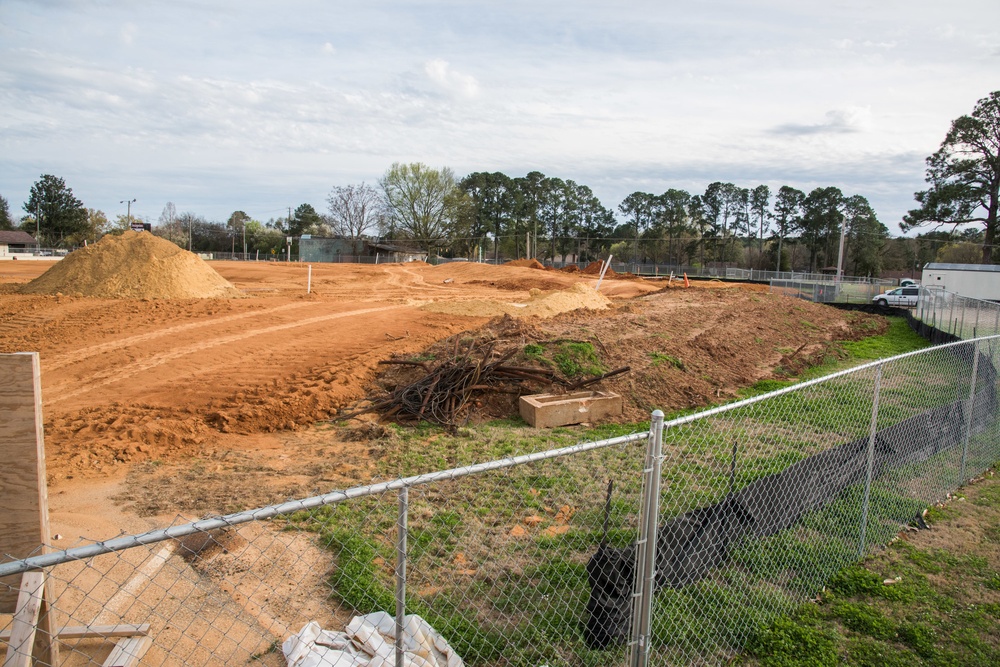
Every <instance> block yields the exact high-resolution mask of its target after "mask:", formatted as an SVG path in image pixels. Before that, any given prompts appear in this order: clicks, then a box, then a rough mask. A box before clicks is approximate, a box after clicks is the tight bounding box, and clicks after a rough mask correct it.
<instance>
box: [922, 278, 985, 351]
mask: <svg viewBox="0 0 1000 667" xmlns="http://www.w3.org/2000/svg"><path fill="white" fill-rule="evenodd" d="M913 319H914V320H915V321H917V322H919V323H920V324H921V325H923V327H924V329H926V330H927V331H928V332H934V334H933V335H936V336H938V337H939V338H940V337H941V336H942V335H944V334H947V335H948V336H952V337H953V339H961V340H966V339H969V338H976V337H977V336H987V335H993V334H1000V303H997V302H995V301H984V300H983V299H973V298H972V297H967V296H961V295H959V294H955V293H954V292H948V291H946V290H943V289H936V288H933V287H921V288H920V298H919V301H918V302H917V308H916V309H915V311H914V313H913ZM930 335H931V333H928V336H930Z"/></svg>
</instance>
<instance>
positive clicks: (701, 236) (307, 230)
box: [0, 91, 1000, 276]
mask: <svg viewBox="0 0 1000 667" xmlns="http://www.w3.org/2000/svg"><path fill="white" fill-rule="evenodd" d="M927 165H928V167H927V173H926V178H927V182H928V184H929V187H928V189H927V190H925V191H922V192H917V193H915V195H914V196H915V199H916V200H917V202H918V204H919V207H918V208H916V209H914V210H912V211H910V212H909V213H908V214H907V215H906V216H905V218H904V221H903V223H902V224H901V227H902V228H903V230H904V231H909V230H914V229H917V228H919V227H922V226H927V225H934V227H935V228H934V229H933V230H932V231H930V232H927V233H925V234H921V235H918V236H917V237H915V238H912V239H890V235H889V230H888V228H887V227H886V226H885V225H884V224H883V223H882V222H881V221H880V220H879V219H878V217H877V215H876V213H875V211H874V210H873V208H872V206H871V205H870V204H869V202H868V200H867V199H866V198H865V197H864V196H863V195H860V194H845V193H843V192H842V191H841V190H840V189H839V188H837V187H833V186H827V187H817V188H814V189H813V190H811V191H810V192H808V193H806V192H804V191H801V190H799V189H796V188H794V187H792V186H788V185H783V186H781V187H779V188H777V190H775V191H773V192H772V190H771V188H770V187H769V186H767V185H756V186H754V187H742V186H740V185H737V184H734V183H730V182H721V181H719V182H713V183H710V184H709V185H708V186H707V187H706V189H705V190H704V192H698V193H691V192H687V191H685V190H680V189H673V188H671V189H667V190H666V191H664V192H662V193H651V192H641V191H637V192H633V193H631V194H629V195H628V196H627V197H625V198H624V199H623V200H622V201H621V202H620V203H618V205H617V206H616V207H615V208H613V209H612V208H608V207H606V206H605V205H604V204H603V203H602V202H601V201H600V200H599V199H598V197H597V196H596V195H595V194H594V192H593V191H592V190H591V188H590V187H588V186H587V185H584V184H580V183H577V182H575V181H573V180H570V179H562V178H559V177H555V176H546V175H545V174H542V173H541V172H538V171H531V172H529V173H527V174H525V175H524V176H509V175H507V174H504V173H501V172H473V173H471V174H469V175H467V176H465V177H463V178H461V179H459V178H457V177H456V176H455V174H454V172H453V171H452V170H451V169H449V168H447V167H443V168H432V167H429V166H427V165H425V164H422V163H419V162H418V163H408V164H403V163H395V164H393V165H392V166H391V167H389V169H388V170H386V172H385V174H384V175H383V176H382V177H381V178H380V179H379V181H378V182H377V183H376V184H374V185H369V184H367V183H364V182H362V183H360V184H348V185H338V186H334V187H333V188H331V190H330V192H329V194H328V196H327V198H326V207H325V210H324V211H323V212H319V211H317V210H316V208H314V207H313V206H312V205H311V204H308V203H304V204H301V205H299V206H298V207H296V208H295V210H294V213H292V212H291V210H289V215H288V216H287V217H283V218H272V219H270V220H268V221H266V222H262V221H257V220H254V219H252V218H251V217H250V216H248V215H247V214H246V213H245V212H243V211H241V210H237V211H234V212H233V213H232V215H230V216H229V218H228V220H226V221H225V222H224V223H223V222H210V221H207V220H205V219H204V218H203V217H201V216H199V215H197V214H195V213H191V212H185V213H180V214H178V213H177V211H176V209H175V207H174V205H173V204H170V203H168V204H167V205H166V206H165V207H164V210H163V213H162V214H161V216H160V217H159V219H158V220H157V222H156V224H155V225H154V226H153V230H154V233H156V234H159V235H161V236H163V237H165V238H168V239H169V240H171V241H173V242H174V243H177V244H178V245H180V246H182V247H187V248H188V249H191V250H196V251H214V252H224V251H232V252H243V251H247V252H251V253H257V252H264V253H265V254H278V253H280V252H282V251H283V250H284V249H285V248H286V244H287V241H288V239H289V237H291V238H298V237H300V236H302V235H305V234H312V235H316V236H337V237H342V238H346V239H348V240H350V241H351V242H352V243H353V244H354V247H355V249H356V254H360V253H361V252H362V244H363V242H365V241H368V240H378V241H382V242H388V243H396V244H398V245H406V246H415V247H417V248H420V249H422V250H425V251H427V252H428V253H429V254H439V255H442V256H445V257H468V258H478V257H489V258H493V259H513V258H522V257H533V258H537V259H540V260H543V261H544V260H549V261H565V262H587V261H591V260H594V259H597V258H599V257H606V256H607V255H608V254H613V255H614V256H615V257H617V258H619V259H621V260H623V261H627V262H636V263H650V262H651V263H657V264H662V263H669V264H676V265H691V266H707V265H737V266H743V267H748V268H756V269H771V270H788V269H791V268H795V269H806V270H810V271H816V270H819V269H822V268H825V267H830V266H835V265H836V264H837V263H838V257H839V255H840V250H841V244H843V247H844V257H845V260H846V261H845V262H844V264H843V266H844V268H845V271H846V272H847V273H850V274H853V275H872V276H877V275H879V274H881V273H882V272H883V271H886V270H896V271H899V270H912V269H913V268H915V267H916V266H917V265H918V264H922V263H924V262H926V261H933V260H935V259H937V260H939V261H947V260H948V259H949V258H950V259H951V260H952V261H954V260H956V259H959V260H963V261H965V260H968V259H969V258H972V259H974V260H976V261H982V262H991V261H993V260H995V259H998V260H1000V253H995V247H994V246H995V239H996V223H997V207H998V201H1000V196H998V189H1000V91H998V92H994V93H991V94H990V96H988V97H987V98H984V99H982V100H980V101H979V102H978V103H977V104H976V107H975V109H974V111H973V113H972V114H971V115H968V116H962V117H960V118H958V119H956V120H955V121H953V122H952V126H951V129H950V131H949V132H948V134H947V136H946V137H945V140H944V141H943V142H942V145H941V147H940V148H939V150H938V151H937V152H935V153H934V155H932V156H930V157H928V158H927ZM24 210H25V214H26V215H24V216H23V217H21V218H20V219H18V220H15V219H13V218H12V217H11V215H10V212H9V209H8V206H7V201H6V200H5V199H3V198H2V197H0V227H2V228H8V229H9V228H13V227H14V226H16V225H19V226H20V228H22V229H24V230H25V231H28V232H30V233H35V232H36V230H37V232H38V234H39V236H40V237H41V238H40V239H39V242H44V243H45V244H46V245H53V246H67V247H69V246H74V245H80V244H82V243H83V242H84V241H85V240H96V239H97V238H99V237H100V236H101V235H103V234H106V233H121V232H122V231H124V230H125V229H127V228H128V225H129V222H131V220H129V219H127V217H126V216H123V215H119V216H117V217H116V218H115V219H114V220H111V221H109V220H108V219H107V217H106V216H105V214H104V213H103V212H101V211H98V210H94V209H87V208H85V207H84V206H83V204H82V202H80V201H79V200H78V199H77V198H76V197H75V196H73V193H72V190H71V189H70V188H68V187H66V184H65V182H64V181H63V180H62V179H61V178H58V177H56V176H53V175H50V174H44V175H42V176H41V178H40V179H39V180H38V181H37V182H36V183H35V184H34V185H33V186H32V188H31V191H30V196H29V198H28V201H27V202H26V203H25V204H24ZM970 224H971V225H972V227H971V228H966V229H964V231H960V230H959V228H960V227H963V226H966V225H970ZM945 226H951V229H950V230H949V231H942V227H945ZM979 227H982V229H981V230H980V229H979ZM972 249H975V250H976V252H975V253H973V252H972ZM973 254H975V255H976V256H975V257H973ZM931 255H933V256H931ZM942 257H943V258H944V260H942Z"/></svg>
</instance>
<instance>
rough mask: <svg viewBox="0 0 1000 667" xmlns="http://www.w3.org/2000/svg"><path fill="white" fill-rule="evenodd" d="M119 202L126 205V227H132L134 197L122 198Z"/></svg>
mask: <svg viewBox="0 0 1000 667" xmlns="http://www.w3.org/2000/svg"><path fill="white" fill-rule="evenodd" d="M118 203H119V204H126V205H127V206H128V208H127V209H125V210H126V211H127V213H126V214H125V219H126V220H128V228H129V229H132V204H134V203H135V199H134V198H133V199H122V200H121V201H120V202H118Z"/></svg>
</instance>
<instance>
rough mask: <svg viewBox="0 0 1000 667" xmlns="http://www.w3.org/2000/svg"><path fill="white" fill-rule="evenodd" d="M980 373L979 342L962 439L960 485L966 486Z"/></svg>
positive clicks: (974, 347)
mask: <svg viewBox="0 0 1000 667" xmlns="http://www.w3.org/2000/svg"><path fill="white" fill-rule="evenodd" d="M978 372H979V341H974V342H973V343H972V378H971V379H970V380H969V401H968V405H967V406H966V412H965V434H964V437H963V438H962V467H961V472H960V473H959V478H958V484H959V486H961V485H962V484H965V462H966V460H967V459H968V456H969V437H970V436H971V434H972V410H973V408H974V407H975V405H976V375H977V374H978Z"/></svg>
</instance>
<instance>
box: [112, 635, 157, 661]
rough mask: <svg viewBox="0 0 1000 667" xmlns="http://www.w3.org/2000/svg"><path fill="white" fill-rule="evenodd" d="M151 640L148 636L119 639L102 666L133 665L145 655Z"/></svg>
mask: <svg viewBox="0 0 1000 667" xmlns="http://www.w3.org/2000/svg"><path fill="white" fill-rule="evenodd" d="M152 643H153V640H152V639H150V638H149V637H129V638H128V639H119V640H118V643H117V644H115V647H114V649H112V650H111V655H109V656H108V659H107V660H105V661H104V665H103V667H133V665H135V664H137V663H138V662H139V661H140V660H142V656H144V655H146V651H148V650H149V646H150V644H152Z"/></svg>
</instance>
